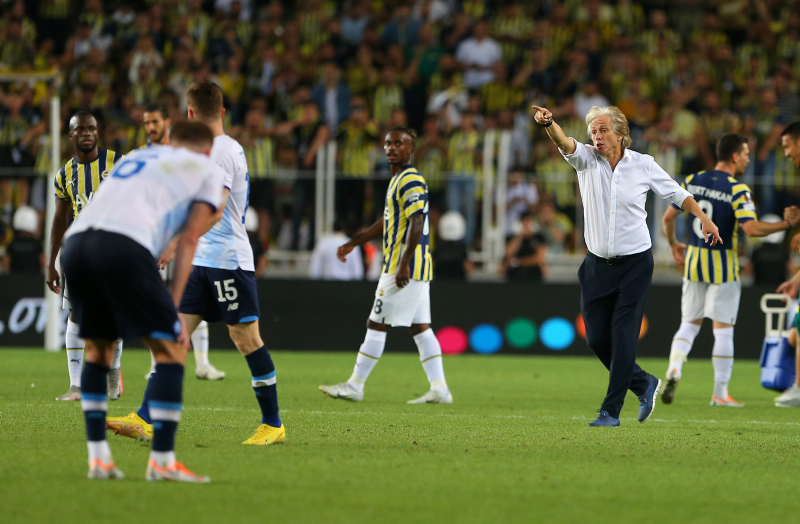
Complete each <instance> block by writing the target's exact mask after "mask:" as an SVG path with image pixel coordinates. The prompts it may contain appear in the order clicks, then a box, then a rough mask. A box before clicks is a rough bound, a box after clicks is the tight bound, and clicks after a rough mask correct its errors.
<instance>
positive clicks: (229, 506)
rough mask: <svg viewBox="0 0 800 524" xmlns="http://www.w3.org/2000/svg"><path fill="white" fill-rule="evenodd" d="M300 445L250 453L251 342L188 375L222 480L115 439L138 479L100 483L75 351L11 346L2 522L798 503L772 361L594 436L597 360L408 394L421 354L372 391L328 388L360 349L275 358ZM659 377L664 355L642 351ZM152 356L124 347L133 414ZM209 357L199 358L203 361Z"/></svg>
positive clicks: (495, 365)
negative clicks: (74, 372)
mask: <svg viewBox="0 0 800 524" xmlns="http://www.w3.org/2000/svg"><path fill="white" fill-rule="evenodd" d="M273 358H274V360H275V363H276V366H277V370H278V387H279V397H280V402H281V407H282V410H283V412H282V417H283V420H284V423H285V424H286V427H287V441H286V443H284V444H280V445H276V446H271V447H260V446H252V447H251V446H243V445H241V444H240V443H241V441H243V440H244V439H246V438H247V437H249V436H250V435H251V434H252V432H253V430H254V429H255V427H256V426H257V425H258V423H259V420H260V419H259V414H258V411H257V405H256V402H255V400H254V398H253V393H252V389H251V388H250V377H249V374H248V371H247V366H246V365H245V363H244V362H243V359H242V358H241V357H240V356H238V354H237V353H235V352H230V351H212V352H211V359H212V362H214V364H215V365H216V366H217V367H218V368H220V369H223V370H225V371H226V372H227V373H228V377H227V378H226V379H225V380H224V381H222V382H202V381H199V380H196V379H195V378H194V375H193V373H191V372H189V373H187V380H186V382H185V392H184V406H185V411H184V417H183V421H182V423H181V425H180V428H179V431H178V438H177V453H178V457H179V459H180V460H182V461H184V462H185V463H186V464H187V465H188V466H189V467H190V468H192V469H194V470H195V471H198V472H199V473H202V474H206V475H209V476H210V477H211V478H212V483H211V484H209V485H185V484H182V485H173V484H164V483H158V484H155V483H148V482H145V480H144V470H145V465H146V459H147V454H148V446H147V445H145V444H141V443H137V442H135V441H133V440H130V439H126V438H122V437H115V436H113V435H111V434H110V433H109V440H110V442H111V448H112V451H113V453H114V458H115V460H116V463H117V465H118V466H119V467H120V468H121V469H122V470H123V471H124V472H125V473H126V475H127V479H126V480H124V481H108V482H99V481H89V480H87V479H86V447H85V443H84V428H83V417H82V414H81V411H80V406H79V403H77V402H70V403H61V402H56V401H54V400H53V399H54V398H55V397H56V396H57V395H60V394H61V393H63V392H64V391H66V389H67V386H68V382H67V370H66V357H65V355H64V353H59V354H48V353H45V352H43V351H37V350H10V349H9V350H0V359H1V360H2V366H0V520H2V521H3V522H9V523H16V522H26V523H31V522H33V523H38V522H59V523H67V522H80V523H82V524H85V523H86V522H122V521H141V520H146V521H152V522H192V523H197V522H215V523H224V522H265V521H270V522H347V523H359V522H381V523H383V522H398V523H404V524H407V523H409V522H410V523H416V522H437V523H449V522H544V523H551V522H570V523H571V522H593V523H594V522H617V523H622V522H670V523H674V522H725V521H727V522H754V521H763V522H790V521H793V519H794V518H796V514H797V511H798V506H799V505H800V504H798V502H797V495H796V489H795V482H794V478H796V474H797V473H796V472H797V469H798V464H799V462H800V461H799V460H798V448H800V444H799V442H800V441H799V440H798V431H800V425H798V422H797V418H798V414H800V411H798V410H793V409H779V408H775V407H773V406H772V402H771V400H772V398H773V397H774V396H775V394H773V393H772V392H769V391H766V390H764V389H762V388H761V387H760V386H759V384H758V373H759V370H758V367H757V363H756V362H737V363H736V366H735V368H734V382H733V384H732V387H731V392H732V394H733V396H734V397H735V398H736V399H737V400H740V401H743V402H745V403H746V404H747V407H745V408H743V409H732V408H714V407H710V406H709V405H708V402H709V399H710V396H711V390H712V377H713V371H712V368H711V363H710V362H709V361H707V360H695V361H691V362H689V363H688V364H687V366H686V369H685V372H684V381H683V382H682V383H681V385H680V387H679V388H678V394H677V397H676V401H675V403H674V404H672V405H670V406H666V405H664V404H662V403H661V402H659V404H658V406H657V408H656V411H655V414H654V415H653V418H651V419H650V420H649V421H648V422H646V423H645V424H639V423H637V422H636V412H637V409H638V402H637V401H636V399H635V397H633V396H632V395H629V397H628V399H627V402H626V405H625V408H624V410H623V412H622V427H620V428H587V427H586V424H587V423H588V422H589V421H591V420H592V419H593V418H594V416H595V412H594V410H595V409H596V408H598V407H599V405H600V402H601V401H602V398H603V395H604V393H605V386H606V380H607V373H606V372H605V370H604V369H603V368H602V366H601V365H600V363H599V362H598V361H596V360H595V359H591V358H564V357H504V356H492V357H481V356H472V355H471V356H464V355H462V356H458V357H448V358H446V359H445V370H446V372H447V379H448V382H449V384H450V387H451V390H452V391H453V394H454V396H455V403H454V404H453V405H450V406H439V405H422V406H410V405H406V403H405V402H406V401H407V400H409V399H411V398H414V397H416V396H418V395H421V394H422V393H424V392H425V391H426V389H427V382H426V381H425V376H424V374H423V372H422V369H421V367H420V365H419V360H418V358H417V357H416V356H415V355H413V354H402V355H398V354H388V355H385V356H384V357H383V358H382V359H381V363H380V364H379V365H378V367H377V368H376V370H375V372H374V373H373V376H372V377H371V379H370V382H369V384H368V388H367V390H366V396H365V400H364V401H363V402H361V403H348V402H345V401H341V400H332V399H330V398H327V397H325V396H323V395H322V394H321V393H320V392H319V391H318V390H317V386H318V385H319V384H330V383H335V382H339V381H342V380H344V379H346V378H347V377H348V376H349V374H350V372H351V370H352V365H353V361H354V358H355V354H354V353H353V354H349V353H290V352H278V351H276V352H274V353H273ZM641 364H642V365H643V367H644V368H645V369H647V370H650V371H651V372H654V373H657V374H658V375H659V376H660V375H661V374H662V373H663V372H664V370H665V368H666V360H646V359H645V360H642V361H641ZM148 366H149V357H148V355H147V353H145V352H144V351H140V350H130V351H128V352H126V353H125V355H124V356H123V376H124V380H125V393H124V395H123V396H122V398H121V399H120V400H119V401H117V402H112V403H110V408H109V413H110V414H111V415H124V414H127V413H129V412H131V411H135V410H136V408H137V407H138V403H139V401H140V399H141V395H142V393H143V391H144V386H145V380H144V379H143V378H142V377H143V374H144V373H145V371H146V370H147V369H148ZM192 368H193V359H192V356H191V355H190V356H189V371H191V369H192Z"/></svg>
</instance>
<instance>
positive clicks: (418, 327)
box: [408, 324, 431, 337]
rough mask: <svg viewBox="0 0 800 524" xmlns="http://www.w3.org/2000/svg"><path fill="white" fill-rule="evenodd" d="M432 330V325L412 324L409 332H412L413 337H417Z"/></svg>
mask: <svg viewBox="0 0 800 524" xmlns="http://www.w3.org/2000/svg"><path fill="white" fill-rule="evenodd" d="M430 328H431V326H430V324H412V325H411V327H410V328H408V330H409V331H410V332H411V336H413V337H416V336H417V335H419V334H420V333H424V332H425V331H427V330H429V329H430Z"/></svg>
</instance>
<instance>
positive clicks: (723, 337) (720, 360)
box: [711, 327, 733, 400]
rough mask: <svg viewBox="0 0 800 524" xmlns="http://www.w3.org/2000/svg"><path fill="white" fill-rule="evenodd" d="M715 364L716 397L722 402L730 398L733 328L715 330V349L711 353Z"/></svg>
mask: <svg viewBox="0 0 800 524" xmlns="http://www.w3.org/2000/svg"><path fill="white" fill-rule="evenodd" d="M711 362H712V363H713V364H714V395H715V396H716V397H717V398H718V399H721V400H724V399H726V398H728V382H730V381H731V373H732V371H733V328H732V327H731V328H720V329H715V330H714V349H713V350H712V352H711Z"/></svg>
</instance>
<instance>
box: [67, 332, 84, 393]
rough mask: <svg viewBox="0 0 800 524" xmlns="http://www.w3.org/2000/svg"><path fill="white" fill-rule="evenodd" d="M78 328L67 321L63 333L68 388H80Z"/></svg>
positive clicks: (81, 357)
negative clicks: (65, 329)
mask: <svg viewBox="0 0 800 524" xmlns="http://www.w3.org/2000/svg"><path fill="white" fill-rule="evenodd" d="M79 331H80V327H79V326H78V324H76V323H75V322H73V321H72V320H69V319H67V331H66V333H64V344H65V345H66V347H67V370H68V371H69V385H70V387H72V386H75V387H78V388H79V387H81V371H82V370H83V339H82V338H81V337H79V336H78V332H79Z"/></svg>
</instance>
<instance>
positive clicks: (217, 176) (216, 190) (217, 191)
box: [194, 163, 226, 212]
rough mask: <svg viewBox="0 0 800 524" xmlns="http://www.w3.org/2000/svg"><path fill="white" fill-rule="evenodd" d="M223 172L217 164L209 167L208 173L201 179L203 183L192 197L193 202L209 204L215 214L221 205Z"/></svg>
mask: <svg viewBox="0 0 800 524" xmlns="http://www.w3.org/2000/svg"><path fill="white" fill-rule="evenodd" d="M225 174H226V173H225V171H224V170H223V169H222V168H221V167H219V165H218V164H216V163H215V164H213V165H211V166H209V172H208V173H207V174H206V176H205V177H204V179H203V183H202V184H201V186H200V188H199V189H198V191H197V194H196V195H195V197H194V201H195V202H205V203H207V204H210V205H211V207H213V208H214V211H215V212H216V210H217V209H219V207H220V206H221V205H222V194H223V191H222V189H223V185H222V181H223V179H224V177H225Z"/></svg>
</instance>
